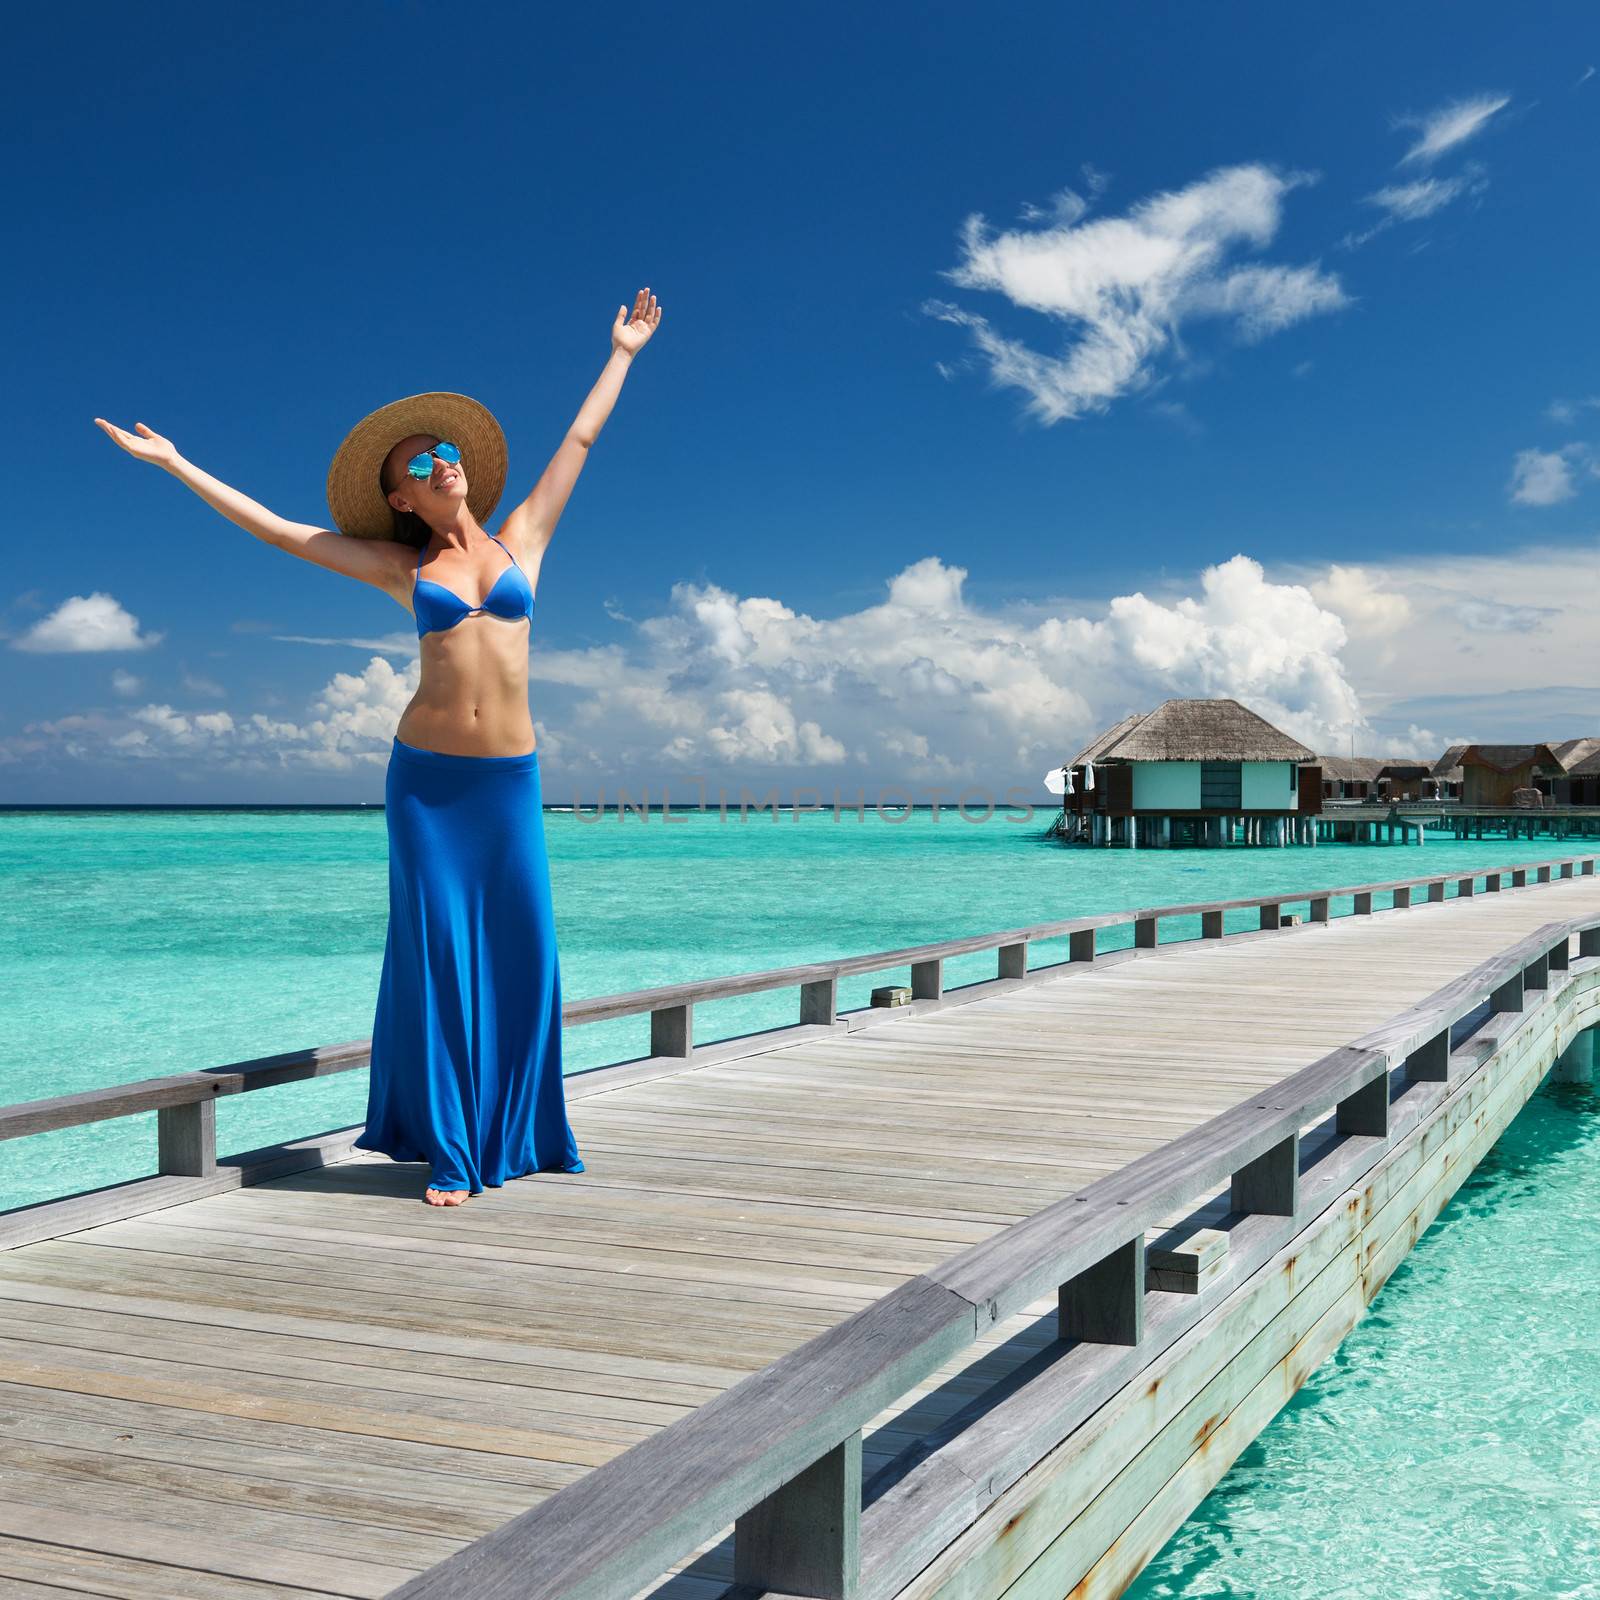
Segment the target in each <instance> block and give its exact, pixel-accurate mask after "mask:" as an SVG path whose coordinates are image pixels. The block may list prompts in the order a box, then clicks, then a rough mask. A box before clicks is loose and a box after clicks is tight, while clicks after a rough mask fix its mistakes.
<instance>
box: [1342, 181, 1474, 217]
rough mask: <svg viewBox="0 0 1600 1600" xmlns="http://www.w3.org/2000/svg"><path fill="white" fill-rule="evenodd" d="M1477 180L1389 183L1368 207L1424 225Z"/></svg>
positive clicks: (1376, 193)
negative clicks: (1376, 207)
mask: <svg viewBox="0 0 1600 1600" xmlns="http://www.w3.org/2000/svg"><path fill="white" fill-rule="evenodd" d="M1475 181H1477V180H1475V178H1474V177H1473V176H1472V175H1463V176H1460V177H1455V178H1418V179H1417V180H1416V181H1415V182H1414V183H1392V184H1389V185H1388V186H1387V187H1386V188H1382V189H1379V190H1377V191H1376V192H1375V193H1373V194H1369V195H1367V196H1366V197H1365V198H1366V202H1367V204H1368V205H1374V206H1381V207H1382V208H1383V210H1385V211H1387V212H1388V213H1389V215H1390V217H1392V218H1393V219H1394V220H1395V221H1396V222H1420V221H1421V220H1422V219H1423V218H1424V217H1431V216H1432V215H1433V214H1434V212H1436V211H1442V210H1444V208H1445V207H1446V206H1447V205H1449V204H1450V202H1451V201H1452V200H1454V199H1455V198H1456V196H1457V195H1459V194H1462V193H1464V192H1465V191H1466V190H1467V189H1468V188H1469V187H1471V186H1473V184H1474V183H1475Z"/></svg>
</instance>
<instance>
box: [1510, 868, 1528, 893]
mask: <svg viewBox="0 0 1600 1600" xmlns="http://www.w3.org/2000/svg"><path fill="white" fill-rule="evenodd" d="M1511 887H1512V888H1513V889H1526V888H1527V887H1528V869H1527V868H1526V867H1517V868H1515V869H1514V870H1513V871H1512V874H1511Z"/></svg>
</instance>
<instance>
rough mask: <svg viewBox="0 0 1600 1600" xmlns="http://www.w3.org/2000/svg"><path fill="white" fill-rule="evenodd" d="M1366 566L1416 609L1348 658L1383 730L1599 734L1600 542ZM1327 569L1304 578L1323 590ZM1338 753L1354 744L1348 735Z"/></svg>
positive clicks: (1372, 586)
mask: <svg viewBox="0 0 1600 1600" xmlns="http://www.w3.org/2000/svg"><path fill="white" fill-rule="evenodd" d="M1361 570H1362V573H1363V576H1364V582H1363V585H1362V590H1363V591H1365V590H1371V591H1375V592H1377V593H1379V594H1383V595H1392V596H1397V597H1399V598H1401V599H1403V600H1404V601H1405V602H1406V604H1407V605H1408V606H1409V608H1410V615H1409V620H1408V621H1407V623H1406V625H1405V626H1403V627H1399V628H1395V629H1393V630H1392V631H1391V632H1389V633H1387V634H1385V635H1383V636H1382V637H1381V639H1373V640H1370V641H1367V642H1366V643H1365V644H1364V647H1363V648H1359V649H1355V650H1351V651H1347V652H1346V654H1345V657H1344V660H1345V667H1346V672H1347V675H1348V677H1349V679H1350V681H1351V683H1352V685H1353V686H1354V688H1355V690H1356V691H1357V693H1358V694H1359V695H1360V697H1361V703H1362V705H1363V707H1364V709H1365V710H1366V712H1367V715H1368V717H1369V718H1370V720H1371V722H1372V724H1373V726H1374V727H1375V728H1376V729H1378V730H1381V731H1385V732H1396V733H1397V732H1399V731H1400V730H1403V729H1405V728H1406V727H1407V726H1408V725H1409V724H1410V723H1412V722H1415V723H1417V724H1419V725H1420V726H1421V727H1422V728H1423V729H1425V730H1426V729H1437V730H1438V731H1439V733H1440V734H1441V735H1443V736H1444V737H1442V738H1441V740H1440V741H1439V746H1438V748H1439V749H1442V748H1443V747H1444V745H1446V744H1450V743H1458V742H1461V741H1462V740H1467V739H1485V740H1496V739H1498V740H1527V739H1546V738H1549V739H1561V738H1575V737H1577V736H1579V735H1581V734H1590V733H1600V655H1597V652H1596V649H1595V644H1594V620H1593V600H1592V597H1593V596H1594V594H1596V593H1597V592H1600V540H1594V539H1591V540H1587V541H1584V542H1582V543H1579V544H1575V545H1558V546H1541V545H1533V546H1523V547H1520V548H1519V547H1515V546H1510V547H1507V548H1504V549H1501V550H1498V551H1496V552H1495V553H1493V554H1483V555H1478V554H1472V553H1467V552H1460V551H1444V552H1440V553H1439V554H1437V555H1432V556H1427V557H1419V558H1411V559H1399V560H1395V561H1392V562H1378V561H1368V562H1364V563H1363V564H1362V568H1361ZM1329 571H1330V569H1327V568H1322V569H1317V570H1302V571H1301V572H1300V573H1299V574H1298V575H1299V576H1301V578H1302V581H1304V582H1305V583H1306V584H1307V586H1308V587H1309V588H1310V589H1311V590H1312V591H1313V592H1314V593H1316V594H1318V595H1319V596H1325V595H1327V594H1328V593H1329V592H1330V589H1329ZM1347 620H1348V619H1347ZM1351 632H1352V634H1353V635H1356V634H1357V629H1356V628H1355V627H1354V626H1352V627H1351ZM1335 748H1336V749H1339V750H1347V749H1348V748H1349V738H1348V735H1346V736H1345V739H1344V741H1343V742H1342V743H1340V744H1339V745H1337V746H1336V747H1335ZM1424 753H1426V747H1424ZM1437 753H1438V750H1435V754H1437Z"/></svg>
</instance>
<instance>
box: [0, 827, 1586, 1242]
mask: <svg viewBox="0 0 1600 1600" xmlns="http://www.w3.org/2000/svg"><path fill="white" fill-rule="evenodd" d="M1595 859H1596V858H1595V857H1593V856H1575V857H1569V858H1566V859H1561V860H1555V861H1543V862H1522V863H1517V864H1513V865H1511V866H1505V867H1476V868H1474V869H1473V870H1472V871H1471V872H1467V873H1451V874H1446V875H1443V876H1441V875H1433V876H1428V877H1421V878H1397V879H1390V880H1387V881H1385V882H1382V883H1364V884H1355V885H1350V886H1346V887H1343V888H1333V889H1318V890H1314V891H1309V892H1308V891H1298V892H1294V893H1289V894H1278V895H1257V896H1250V897H1247V898H1245V899H1241V900H1212V901H1206V902H1201V903H1196V904H1192V905H1170V906H1146V907H1142V908H1138V909H1135V910H1130V911H1108V912H1101V913H1098V914H1096V915H1093V916H1086V917H1071V918H1067V919H1065V920H1063V921H1059V922H1043V923H1035V924H1033V925H1032V926H1030V927H1025V928H1011V929H1006V930H1003V931H1000V932H995V933H983V934H973V935H970V936H967V937H964V938H959V939H943V940H939V941H938V942H936V943H933V944H922V945H909V946H907V947H905V948H903V949H899V950H880V951H876V952H873V953H872V954H869V955H861V956H848V957H844V958H842V959H839V960H834V961H820V962H810V963H807V964H805V965H801V966H793V967H778V968H774V969H772V970H770V971H765V972H749V973H739V974H735V975H734V976H732V977H724V978H707V979H698V980H695V981H693V982H689V983H675V984H667V985H664V986H662V987H660V988H654V989H635V990H631V991H628V992H626V993H622V994H613V995H598V996H595V997H593V998H591V999H587V1000H573V1001H568V1002H567V1003H566V1004H565V1005H564V1006H563V1007H562V1014H561V1016H562V1023H563V1025H564V1026H566V1027H577V1026H581V1025H583V1024H585V1023H591V1022H607V1021H612V1020H614V1019H616V1018H619V1017H629V1016H641V1015H644V1016H648V1017H649V1019H650V1024H649V1026H650V1035H649V1037H650V1048H649V1055H648V1056H646V1057H643V1058H635V1059H634V1060H631V1061H629V1062H626V1063H619V1065H624V1066H637V1065H639V1063H640V1061H645V1062H648V1061H652V1060H654V1061H661V1062H665V1063H669V1064H670V1063H672V1062H677V1061H681V1060H683V1059H687V1058H689V1057H691V1056H693V1055H694V1054H695V1053H696V1047H695V1043H694V1007H695V1006H696V1005H697V1004H700V1003H703V1002H708V1001H713V1000H726V999H731V998H735V997H738V996H742V995H751V994H760V993H764V992H767V991H770V990H777V989H792V988H798V989H799V991H800V1018H799V1024H798V1026H799V1027H801V1028H806V1027H817V1026H821V1027H832V1026H834V1025H835V1024H836V1023H837V1021H838V1019H839V1011H838V992H839V981H840V979H842V978H848V977H857V976H860V975H863V974H867V973H881V972H888V971H892V970H896V969H900V968H905V967H909V968H910V969H911V992H912V998H913V1001H914V1002H915V1001H935V1002H937V1001H942V1000H943V999H944V997H945V995H946V990H945V985H944V963H945V962H946V961H948V960H950V959H952V958H954V957H957V956H966V955H973V954H976V953H981V952H983V951H985V950H994V951H996V952H997V956H998V966H997V976H998V977H999V978H1001V979H1022V978H1030V979H1032V978H1037V977H1041V976H1048V975H1049V974H1050V973H1051V972H1053V971H1055V970H1058V969H1061V968H1065V967H1069V966H1071V965H1072V964H1074V963H1079V962H1090V961H1094V960H1095V959H1096V958H1097V957H1098V956H1099V955H1101V954H1102V953H1103V952H1102V949H1101V946H1100V942H1099V941H1100V936H1101V935H1102V934H1103V933H1104V932H1105V931H1106V930H1108V929H1113V928H1123V927H1131V928H1132V929H1133V946H1134V948H1135V950H1146V949H1153V948H1155V946H1156V945H1157V943H1158V942H1159V937H1160V925H1161V923H1162V922H1163V921H1168V920H1172V919H1176V918H1180V917H1191V918H1192V917H1198V918H1199V919H1200V923H1201V937H1202V938H1204V939H1220V938H1222V937H1223V936H1224V928H1223V921H1224V918H1225V916H1226V915H1227V913H1228V912H1230V911H1251V910H1254V911H1255V912H1256V913H1257V922H1258V926H1259V927H1260V928H1261V929H1265V930H1270V929H1275V928H1279V927H1280V926H1281V925H1282V923H1283V918H1284V914H1285V911H1286V910H1287V909H1289V908H1293V907H1298V906H1305V907H1306V908H1307V914H1308V917H1309V920H1310V921H1312V922H1326V921H1327V920H1328V917H1329V907H1330V904H1331V902H1332V901H1334V900H1336V899H1349V900H1351V901H1352V902H1353V906H1354V913H1353V914H1354V915H1357V916H1366V915H1369V914H1371V912H1372V911H1373V909H1374V897H1375V896H1379V895H1388V896H1390V898H1391V903H1392V905H1393V907H1395V908H1396V909H1398V908H1402V907H1406V906H1410V905H1411V904H1412V903H1413V897H1414V893H1415V891H1418V890H1420V891H1421V896H1420V899H1421V901H1422V902H1423V903H1429V902H1438V901H1442V900H1444V899H1445V898H1446V888H1447V885H1449V884H1451V883H1454V884H1455V886H1456V893H1457V895H1458V896H1459V895H1470V894H1473V893H1475V892H1476V891H1477V886H1478V885H1479V883H1482V884H1483V886H1484V889H1485V891H1486V892H1489V893H1493V892H1495V891H1497V890H1499V889H1501V888H1502V887H1504V886H1505V885H1506V883H1507V882H1509V884H1510V886H1511V887H1512V888H1519V889H1520V888H1523V887H1525V886H1526V885H1527V884H1529V882H1530V881H1532V882H1537V883H1549V882H1550V881H1551V880H1552V879H1559V878H1570V877H1573V876H1574V875H1587V874H1592V873H1593V872H1594V870H1595ZM1062 938H1065V939H1066V940H1067V944H1068V959H1067V960H1066V961H1065V962H1053V963H1048V964H1045V965H1041V966H1036V967H1030V966H1029V963H1028V957H1029V949H1030V946H1032V945H1034V944H1037V943H1040V942H1043V941H1045V940H1052V939H1062ZM967 987H973V988H977V987H981V985H969V986H967ZM956 992H957V993H959V991H956ZM901 1014H902V1015H903V1014H904V1013H901ZM735 1042H736V1041H719V1043H721V1044H723V1045H725V1046H726V1045H731V1044H733V1043H735ZM370 1047H371V1041H370V1040H365V1039H363V1040H355V1041H351V1042H349V1043H345V1044H338V1045H324V1046H319V1047H317V1048H314V1049H310V1050H292V1051H288V1052H286V1053H284V1054H282V1055H274V1056H264V1057H260V1058H257V1059H255V1060H250V1061H239V1062H233V1063H230V1064H229V1065H227V1066H221V1067H208V1068H205V1069H203V1070H200V1071H196V1072H182V1073H175V1074H172V1075H170V1076H167V1077H161V1078H144V1079H141V1080H139V1081H138V1082H135V1083H124V1084H113V1085H111V1086H109V1087H107V1088H102V1089H89V1090H85V1091H83V1092H82V1093H79V1094H68V1095H58V1096H55V1097H52V1098H50V1099H44V1100H30V1101H23V1102H21V1103H19V1104H16V1105H10V1106H4V1107H0V1140H4V1139H16V1138H21V1137H23V1136H25V1135H27V1134H33V1133H45V1132H49V1131H51V1130H53V1129H58V1128H73V1127H82V1126H84V1125H86V1124H88V1123H92V1122H102V1121H105V1120H107V1119H110V1118H115V1117H128V1116H134V1115H137V1114H139V1113H142V1112H149V1111H154V1112H155V1113H156V1124H157V1128H156V1143H157V1174H158V1177H160V1178H195V1179H206V1178H210V1177H213V1176H214V1175H215V1174H216V1172H217V1164H218V1158H217V1140H216V1102H217V1101H218V1100H220V1099H221V1098H222V1097H223V1096H224V1095H233V1094H245V1093H249V1092H251V1091H254V1090H257V1089H267V1088H272V1087H274V1086H276V1085H278V1084H283V1083H291V1082H297V1081H300V1080H302V1079H307V1078H318V1077H325V1076H328V1075H330V1074H332V1073H336V1072H351V1071H355V1070H357V1069H359V1068H362V1067H365V1066H367V1065H368V1064H369V1063H370V1060H371V1049H370ZM592 1070H594V1071H609V1070H614V1069H612V1068H604V1067H602V1068H595V1069H592ZM585 1076H586V1074H584V1073H575V1074H573V1075H572V1077H571V1078H569V1080H568V1081H569V1082H578V1081H581V1080H582V1079H583V1078H584V1077H585ZM252 1154H254V1155H258V1156H262V1157H263V1158H267V1157H268V1156H269V1153H268V1152H252ZM285 1159H286V1158H285V1157H283V1156H281V1155H280V1156H277V1157H276V1159H275V1164H274V1163H273V1162H272V1161H270V1160H265V1161H264V1164H266V1165H270V1166H273V1169H274V1170H278V1171H282V1170H285V1167H284V1161H285ZM151 1181H153V1180H136V1182H135V1183H134V1184H131V1185H119V1186H118V1187H119V1188H121V1189H124V1190H129V1191H136V1190H137V1188H138V1185H139V1183H149V1182H151ZM60 1203H61V1202H44V1204H47V1205H48V1204H60ZM130 1203H132V1204H134V1206H135V1209H137V1208H138V1207H137V1194H136V1193H133V1194H130ZM167 1203H170V1202H167ZM28 1209H30V1210H32V1209H37V1208H28ZM11 1214H12V1213H8V1212H4V1211H0V1224H3V1221H4V1218H5V1217H6V1216H8V1215H11ZM5 1242H6V1235H5V1233H4V1229H3V1227H0V1246H3V1244H4V1243H5Z"/></svg>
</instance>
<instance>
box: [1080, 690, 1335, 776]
mask: <svg viewBox="0 0 1600 1600" xmlns="http://www.w3.org/2000/svg"><path fill="white" fill-rule="evenodd" d="M1316 759H1317V758H1316V756H1315V754H1314V753H1313V752H1312V751H1310V750H1308V749H1307V748H1306V747H1305V745H1303V744H1301V743H1300V741H1299V740H1298V739H1291V738H1290V737H1289V735H1288V734H1286V733H1282V732H1280V731H1279V730H1278V729H1277V728H1274V727H1273V726H1272V724H1271V723H1270V722H1268V721H1267V720H1266V719H1265V718H1264V717H1258V716H1257V715H1256V714H1255V712H1253V711H1247V710H1246V709H1245V708H1244V707H1243V706H1242V705H1240V704H1239V702H1238V701H1237V700H1168V701H1165V702H1164V703H1163V704H1161V705H1159V706H1157V707H1156V708H1155V710H1154V711H1146V712H1144V713H1142V714H1137V715H1134V716H1131V717H1124V718H1123V719H1122V721H1121V722H1119V723H1117V724H1116V725H1115V726H1113V727H1110V728H1107V729H1106V731H1105V732H1104V733H1102V734H1101V735H1100V736H1099V738H1097V739H1094V740H1092V741H1091V742H1090V743H1089V744H1087V745H1085V746H1084V748H1083V749H1082V750H1080V751H1079V752H1078V754H1077V755H1076V756H1074V757H1073V758H1072V762H1071V765H1073V766H1075V767H1077V766H1081V765H1082V764H1083V763H1084V762H1085V761H1296V762H1299V761H1315V760H1316Z"/></svg>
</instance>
